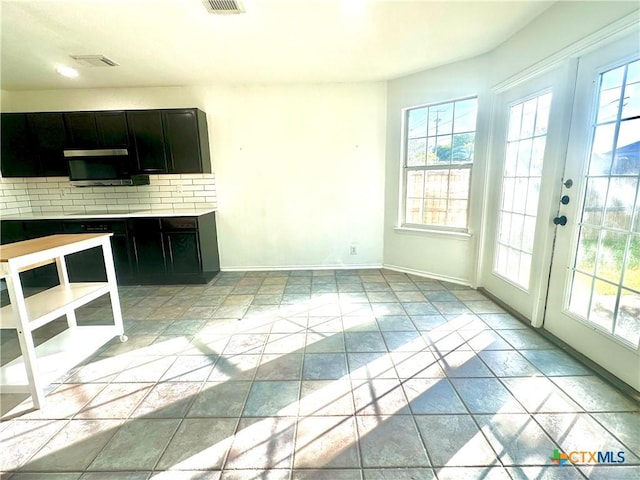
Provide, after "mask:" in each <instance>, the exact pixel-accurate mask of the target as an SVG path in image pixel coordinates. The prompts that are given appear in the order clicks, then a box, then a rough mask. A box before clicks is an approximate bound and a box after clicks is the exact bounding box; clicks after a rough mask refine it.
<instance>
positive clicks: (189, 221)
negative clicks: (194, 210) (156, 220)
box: [162, 217, 198, 231]
mask: <svg viewBox="0 0 640 480" xmlns="http://www.w3.org/2000/svg"><path fill="white" fill-rule="evenodd" d="M197 228H198V219H197V218H196V217H169V218H163V219H162V230H164V231H170V230H196V229H197Z"/></svg>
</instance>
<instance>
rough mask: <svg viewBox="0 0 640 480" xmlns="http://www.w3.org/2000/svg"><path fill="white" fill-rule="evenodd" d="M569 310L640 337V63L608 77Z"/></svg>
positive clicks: (603, 81) (632, 339)
mask: <svg viewBox="0 0 640 480" xmlns="http://www.w3.org/2000/svg"><path fill="white" fill-rule="evenodd" d="M597 108H598V111H597V115H596V121H595V123H594V124H593V141H592V145H591V152H590V158H589V168H588V170H587V173H586V178H585V180H586V182H585V191H584V203H583V208H582V216H581V218H580V223H579V228H580V231H579V235H578V244H577V248H576V256H575V259H574V263H573V275H572V283H571V293H570V296H569V305H568V308H569V310H570V311H571V312H573V313H574V314H576V315H578V316H580V317H582V318H583V319H585V320H587V321H589V322H591V323H593V324H595V325H597V326H599V327H600V328H602V329H604V330H605V331H607V332H608V333H610V334H612V335H614V336H616V337H618V338H621V339H623V340H625V341H627V342H629V343H631V344H632V345H634V346H637V345H638V341H639V340H640V60H636V61H633V62H630V63H628V64H625V65H622V66H620V67H616V68H613V69H611V70H609V71H606V72H604V73H602V74H601V75H600V82H599V90H598V102H597Z"/></svg>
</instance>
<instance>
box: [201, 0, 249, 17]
mask: <svg viewBox="0 0 640 480" xmlns="http://www.w3.org/2000/svg"><path fill="white" fill-rule="evenodd" d="M202 3H204V6H205V8H206V9H207V11H208V12H209V13H212V14H214V15H232V14H235V13H244V8H243V7H242V3H241V2H240V0H202Z"/></svg>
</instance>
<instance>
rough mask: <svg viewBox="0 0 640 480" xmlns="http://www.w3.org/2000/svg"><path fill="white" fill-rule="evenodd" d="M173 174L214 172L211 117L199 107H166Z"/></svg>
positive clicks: (166, 132) (165, 117) (166, 134)
mask: <svg viewBox="0 0 640 480" xmlns="http://www.w3.org/2000/svg"><path fill="white" fill-rule="evenodd" d="M163 120H164V136H165V142H166V146H167V156H168V158H169V171H170V173H211V160H210V156H209V135H208V132H207V117H206V116H205V114H204V112H202V111H201V110H197V109H194V108H192V109H184V110H165V111H164V112H163Z"/></svg>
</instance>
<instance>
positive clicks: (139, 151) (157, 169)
mask: <svg viewBox="0 0 640 480" xmlns="http://www.w3.org/2000/svg"><path fill="white" fill-rule="evenodd" d="M127 122H128V124H129V136H130V138H131V144H132V147H133V149H134V152H135V157H136V161H137V165H138V170H139V171H140V172H142V173H168V171H169V169H168V165H167V156H166V152H165V145H164V130H163V128H162V111H161V110H137V111H129V112H127Z"/></svg>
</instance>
